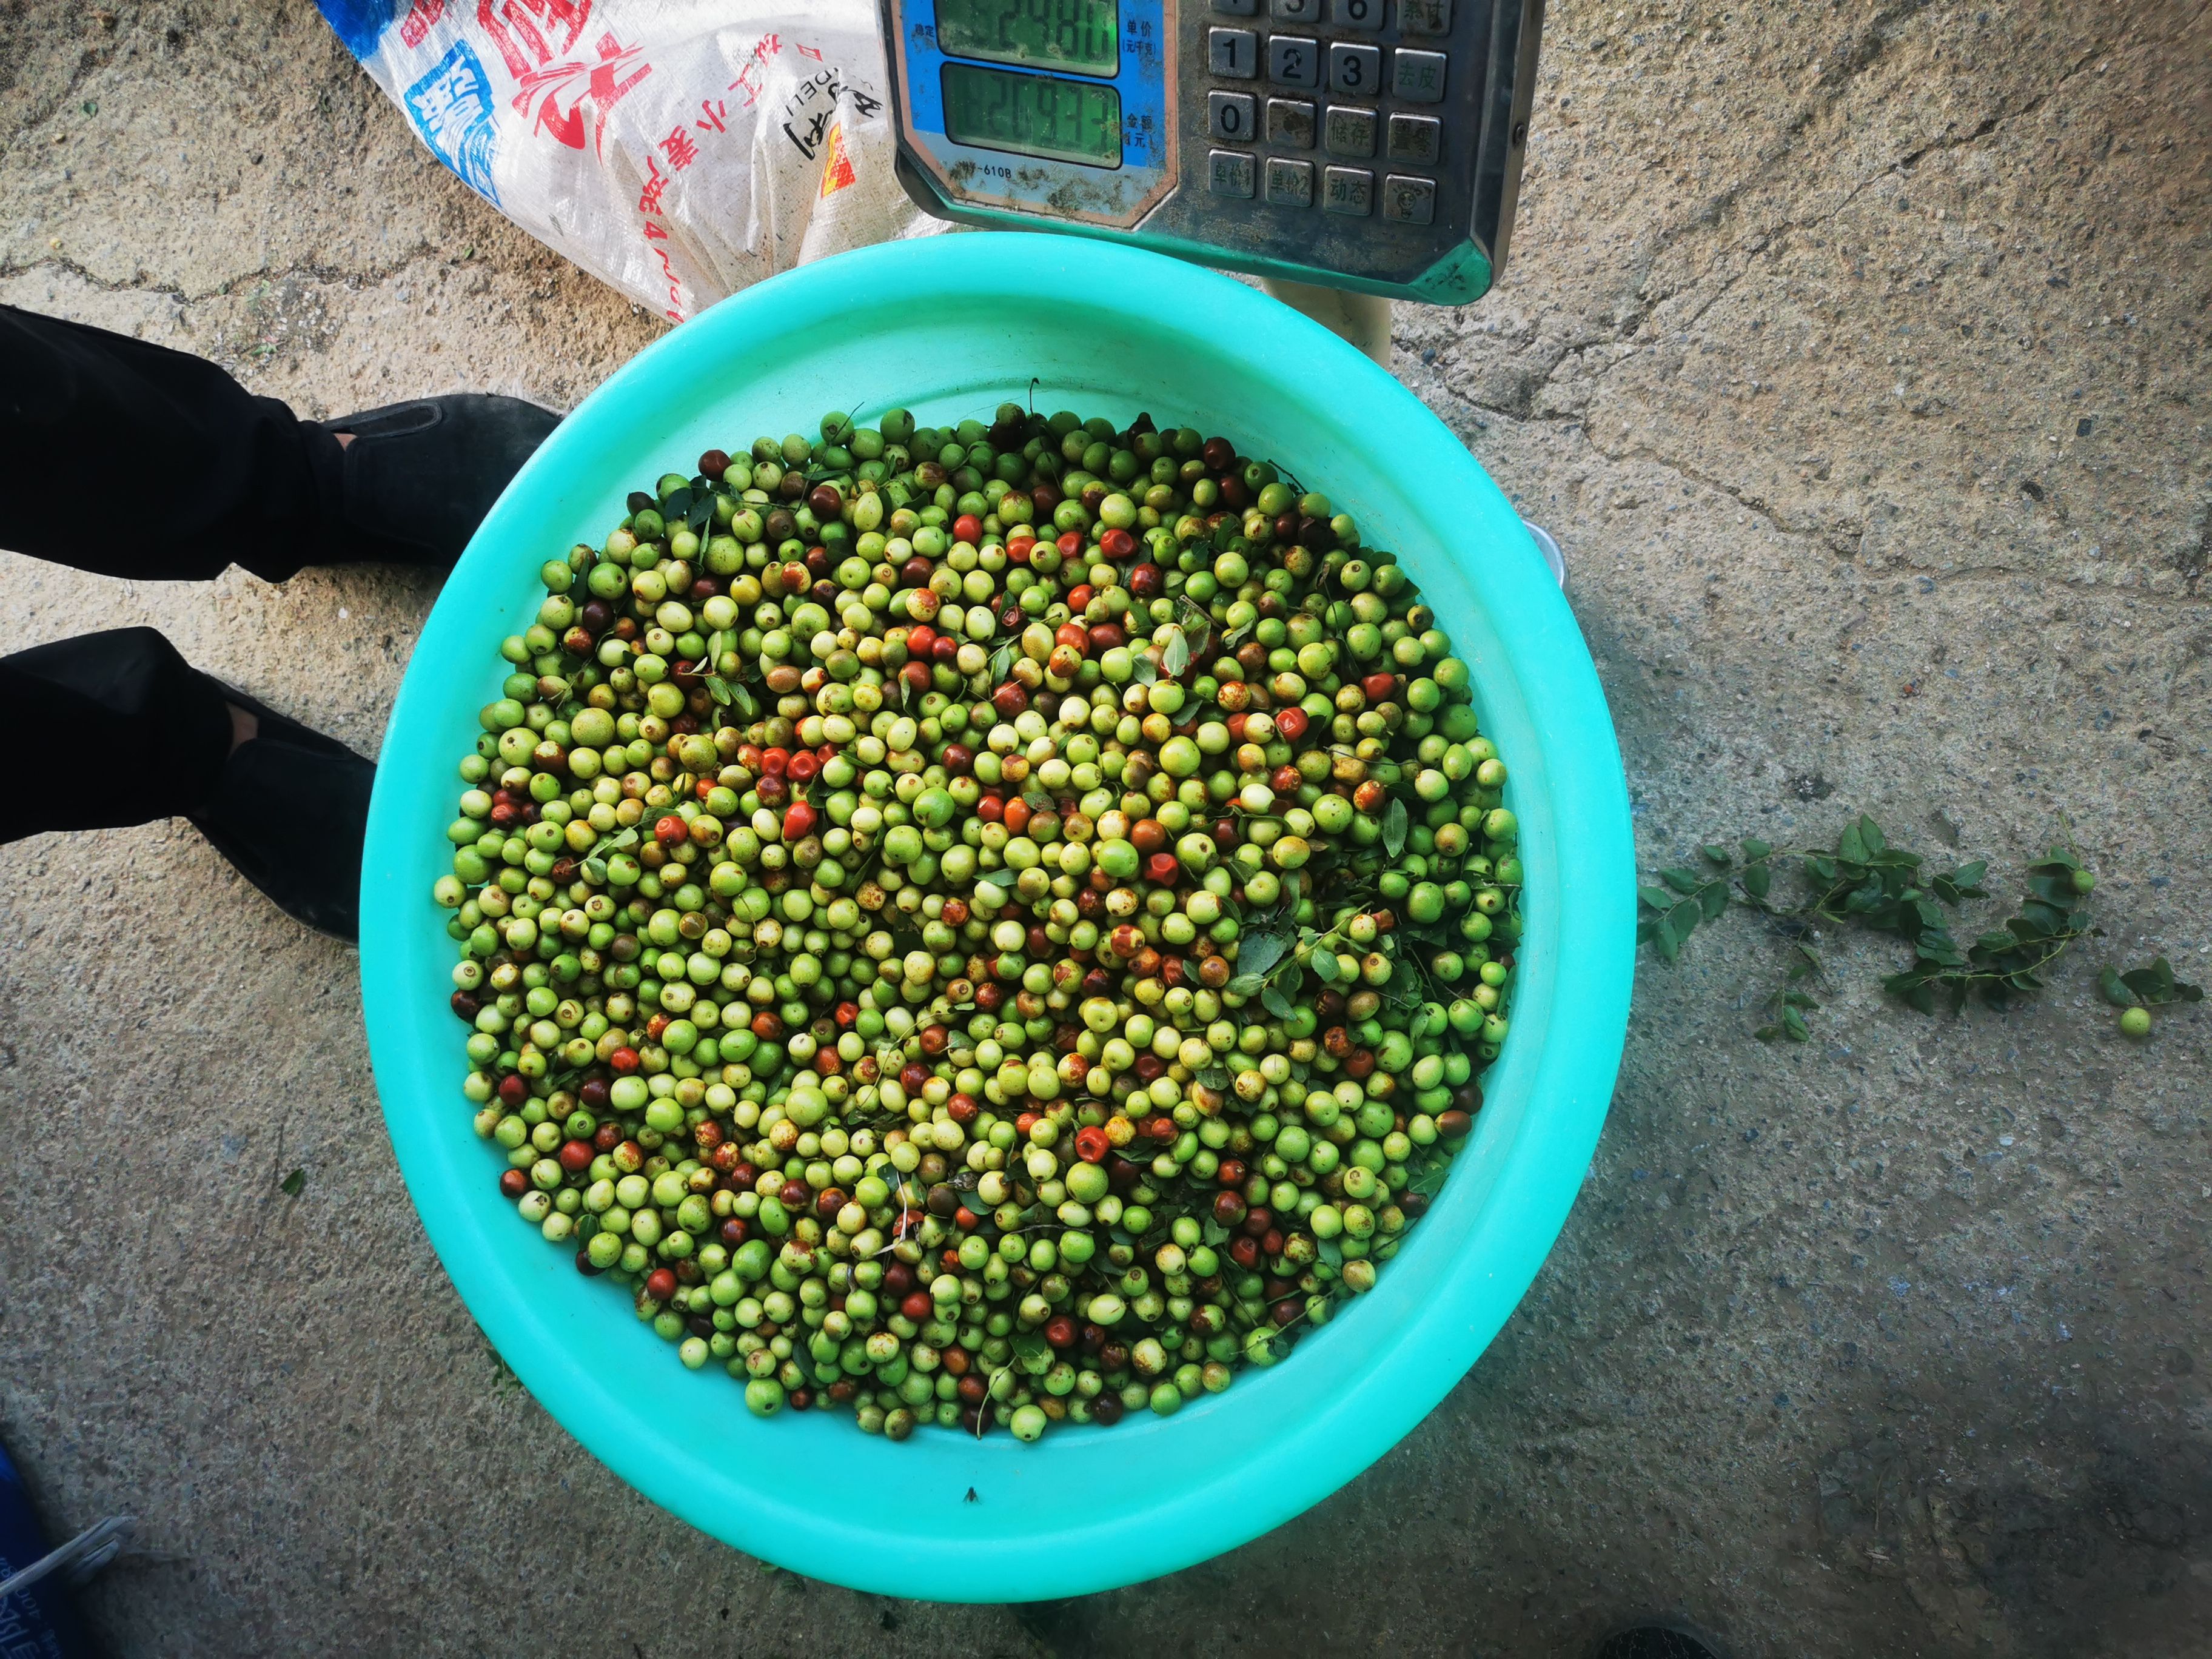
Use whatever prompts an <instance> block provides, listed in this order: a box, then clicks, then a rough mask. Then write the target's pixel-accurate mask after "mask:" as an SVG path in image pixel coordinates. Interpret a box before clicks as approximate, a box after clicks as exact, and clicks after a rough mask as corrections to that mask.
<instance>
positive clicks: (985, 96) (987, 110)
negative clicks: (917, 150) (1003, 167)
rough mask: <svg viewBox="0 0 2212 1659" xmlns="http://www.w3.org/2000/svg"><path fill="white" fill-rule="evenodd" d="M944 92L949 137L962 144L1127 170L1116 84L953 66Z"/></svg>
mask: <svg viewBox="0 0 2212 1659" xmlns="http://www.w3.org/2000/svg"><path fill="white" fill-rule="evenodd" d="M939 15H940V16H941V15H942V14H941V13H940V14H939ZM944 90H945V137H947V138H950V139H951V141H952V142H953V143H956V144H973V145H975V147H976V148H977V149H1004V150H1012V151H1013V152H1014V153H1015V154H1016V155H1040V156H1046V157H1049V158H1051V159H1054V160H1056V161H1077V162H1080V163H1082V164H1083V165H1084V166H1085V167H1120V166H1121V94H1120V93H1119V92H1116V91H1115V89H1114V88H1112V87H1109V86H1100V85H1097V84H1096V83H1094V82H1085V81H1062V80H1059V79H1056V78H1054V76H1045V75H1014V74H1010V73H1008V72H1007V71H1006V70H995V69H984V68H982V67H981V66H980V65H978V64H945V76H944Z"/></svg>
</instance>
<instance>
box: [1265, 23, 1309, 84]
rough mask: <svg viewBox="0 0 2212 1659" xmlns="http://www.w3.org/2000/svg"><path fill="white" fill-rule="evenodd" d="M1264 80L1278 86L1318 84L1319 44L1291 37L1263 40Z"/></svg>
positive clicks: (1290, 35) (1274, 35)
mask: <svg viewBox="0 0 2212 1659" xmlns="http://www.w3.org/2000/svg"><path fill="white" fill-rule="evenodd" d="M1267 78H1268V79H1269V80H1270V81H1273V82H1274V83H1275V84H1276V85H1277V86H1279V87H1318V86H1319V85H1320V84H1321V42H1320V41H1318V40H1300V39H1299V38H1298V37H1297V36H1296V35H1294V34H1271V35H1269V36H1268V37H1267Z"/></svg>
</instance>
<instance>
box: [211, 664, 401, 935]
mask: <svg viewBox="0 0 2212 1659" xmlns="http://www.w3.org/2000/svg"><path fill="white" fill-rule="evenodd" d="M212 684H215V685H216V688H217V689H218V690H220V692H221V693H222V699H223V701H224V702H231V703H235V704H237V705H238V707H240V708H246V709H250V710H252V713H253V716H254V718H255V720H258V722H259V730H258V732H256V733H255V735H254V737H253V738H252V740H251V741H249V742H246V743H242V744H240V745H239V746H238V747H237V748H236V749H234V750H231V753H230V758H229V759H228V760H227V761H226V762H224V763H223V769H222V776H221V777H220V778H218V779H217V780H216V787H215V794H214V796H213V798H212V799H210V801H209V802H208V804H207V805H205V806H204V807H202V808H201V809H200V810H199V811H197V812H194V813H191V814H190V817H191V823H192V825H193V827H194V828H195V829H197V830H198V831H199V832H200V834H202V835H204V836H206V837H207V838H208V840H209V842H211V843H212V844H213V846H214V848H215V850H216V852H218V853H220V854H222V855H223V857H225V858H227V859H228V860H230V861H231V863H232V864H234V865H235V866H237V867H238V872H239V873H240V875H242V876H244V877H245V878H246V879H247V880H248V881H250V882H252V884H254V885H255V886H256V887H258V888H259V889H260V890H262V891H263V892H264V893H266V894H268V895H269V896H270V898H272V899H274V900H275V901H276V905H277V908H280V909H282V910H283V912H284V913H285V914H286V915H289V916H290V917H292V918H293V919H294V920H295V921H302V922H305V923H306V924H307V926H308V927H313V929H315V930H316V931H317V932H318V933H327V934H329V935H330V936H331V938H332V939H342V940H343V941H344V942H345V943H346V944H348V945H351V944H353V943H355V942H356V940H357V939H358V938H359V937H360V933H361V846H362V837H363V836H364V835H366V833H367V832H368V792H369V787H370V786H371V785H372V784H374V782H375V781H376V768H375V767H374V765H373V764H371V763H369V762H368V761H365V760H363V759H362V757H360V756H359V755H356V754H355V753H354V752H353V750H350V749H349V748H347V747H346V746H345V745H344V744H342V743H340V742H339V741H338V740H337V738H326V737H325V736H324V735H323V734H322V733H321V732H311V731H309V730H308V729H307V727H306V726H302V725H301V724H300V723H299V721H297V720H289V719H287V718H286V717H285V716H283V715H282V714H277V713H276V711H275V710H274V709H270V708H264V707H263V706H262V705H261V704H260V703H258V702H255V701H254V700H253V699H252V697H249V696H246V694H245V693H244V692H243V691H236V690H232V689H231V688H230V687H229V686H227V685H224V684H222V682H221V681H220V680H216V681H213V682H212Z"/></svg>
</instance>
